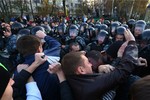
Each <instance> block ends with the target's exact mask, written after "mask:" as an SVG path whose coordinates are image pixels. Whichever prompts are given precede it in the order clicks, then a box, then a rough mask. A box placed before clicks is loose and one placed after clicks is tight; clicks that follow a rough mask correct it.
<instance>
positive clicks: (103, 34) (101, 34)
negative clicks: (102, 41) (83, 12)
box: [98, 30, 108, 36]
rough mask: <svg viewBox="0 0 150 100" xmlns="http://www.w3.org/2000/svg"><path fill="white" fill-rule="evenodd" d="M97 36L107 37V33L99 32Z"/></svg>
mask: <svg viewBox="0 0 150 100" xmlns="http://www.w3.org/2000/svg"><path fill="white" fill-rule="evenodd" d="M98 36H108V32H107V31H105V30H101V31H100V32H99V33H98Z"/></svg>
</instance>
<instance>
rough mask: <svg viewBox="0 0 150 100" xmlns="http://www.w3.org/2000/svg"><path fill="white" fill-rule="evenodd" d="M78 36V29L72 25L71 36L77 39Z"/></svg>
mask: <svg viewBox="0 0 150 100" xmlns="http://www.w3.org/2000/svg"><path fill="white" fill-rule="evenodd" d="M77 35H78V27H77V26H76V25H71V26H70V28H69V36H70V37H71V38H75V37H76V36H77Z"/></svg>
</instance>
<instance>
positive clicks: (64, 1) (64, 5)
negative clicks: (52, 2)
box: [63, 0, 66, 17]
mask: <svg viewBox="0 0 150 100" xmlns="http://www.w3.org/2000/svg"><path fill="white" fill-rule="evenodd" d="M63 8H64V16H65V17H66V0H63Z"/></svg>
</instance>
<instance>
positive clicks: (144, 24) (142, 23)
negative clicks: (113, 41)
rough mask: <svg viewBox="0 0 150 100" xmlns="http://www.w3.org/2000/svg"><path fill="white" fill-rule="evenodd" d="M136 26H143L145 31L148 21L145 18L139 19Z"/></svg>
mask: <svg viewBox="0 0 150 100" xmlns="http://www.w3.org/2000/svg"><path fill="white" fill-rule="evenodd" d="M136 27H140V28H142V30H143V31H144V29H145V27H146V22H145V21H144V20H138V21H137V22H136V23H135V28H136Z"/></svg>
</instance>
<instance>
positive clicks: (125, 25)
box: [121, 24, 129, 29]
mask: <svg viewBox="0 0 150 100" xmlns="http://www.w3.org/2000/svg"><path fill="white" fill-rule="evenodd" d="M121 26H123V27H125V28H126V29H128V28H129V26H128V25H127V24H122V25H121Z"/></svg>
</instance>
